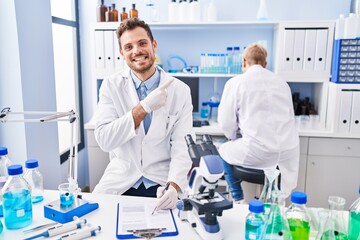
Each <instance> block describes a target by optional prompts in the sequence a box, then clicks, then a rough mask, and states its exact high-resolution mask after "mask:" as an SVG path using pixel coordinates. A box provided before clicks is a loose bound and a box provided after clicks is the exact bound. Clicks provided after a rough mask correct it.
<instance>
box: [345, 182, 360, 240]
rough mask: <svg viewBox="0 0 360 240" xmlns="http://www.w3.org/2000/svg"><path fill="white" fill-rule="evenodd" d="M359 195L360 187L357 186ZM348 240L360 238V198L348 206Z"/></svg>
mask: <svg viewBox="0 0 360 240" xmlns="http://www.w3.org/2000/svg"><path fill="white" fill-rule="evenodd" d="M359 194H360V186H359ZM348 224H349V228H348V231H349V234H348V236H349V240H353V239H356V240H358V239H359V238H360V197H359V198H358V199H357V200H356V201H355V202H354V203H353V204H351V206H350V209H349V222H348Z"/></svg>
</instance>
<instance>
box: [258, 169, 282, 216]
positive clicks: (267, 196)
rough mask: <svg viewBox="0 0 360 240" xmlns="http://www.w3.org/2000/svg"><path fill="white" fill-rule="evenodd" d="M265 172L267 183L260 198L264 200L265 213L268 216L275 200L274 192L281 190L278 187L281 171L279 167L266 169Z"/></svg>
mask: <svg viewBox="0 0 360 240" xmlns="http://www.w3.org/2000/svg"><path fill="white" fill-rule="evenodd" d="M264 173H265V180H264V181H265V183H264V187H263V190H262V192H261V194H260V197H259V200H261V201H263V202H264V204H265V215H266V216H268V215H269V212H270V208H271V204H272V203H273V202H274V201H273V199H272V197H273V192H275V191H279V187H278V180H277V179H278V177H279V175H280V171H279V170H278V169H275V168H274V169H264Z"/></svg>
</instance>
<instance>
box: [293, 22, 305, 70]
mask: <svg viewBox="0 0 360 240" xmlns="http://www.w3.org/2000/svg"><path fill="white" fill-rule="evenodd" d="M304 47H305V30H300V29H297V30H295V41H294V55H293V58H294V60H293V70H294V71H302V70H303V58H304Z"/></svg>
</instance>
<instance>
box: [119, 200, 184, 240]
mask: <svg viewBox="0 0 360 240" xmlns="http://www.w3.org/2000/svg"><path fill="white" fill-rule="evenodd" d="M144 199H146V200H143V201H141V202H140V201H139V202H132V203H126V204H125V203H118V207H117V219H116V237H117V238H118V239H133V238H138V237H156V236H158V237H165V236H176V235H178V234H179V232H178V229H177V226H176V222H175V218H174V215H173V212H172V210H161V211H158V212H156V213H155V214H154V215H153V214H152V212H153V210H154V208H155V206H156V198H144Z"/></svg>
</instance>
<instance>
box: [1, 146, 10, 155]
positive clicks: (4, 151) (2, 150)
mask: <svg viewBox="0 0 360 240" xmlns="http://www.w3.org/2000/svg"><path fill="white" fill-rule="evenodd" d="M7 154H8V150H7V148H6V147H0V156H4V155H7Z"/></svg>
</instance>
